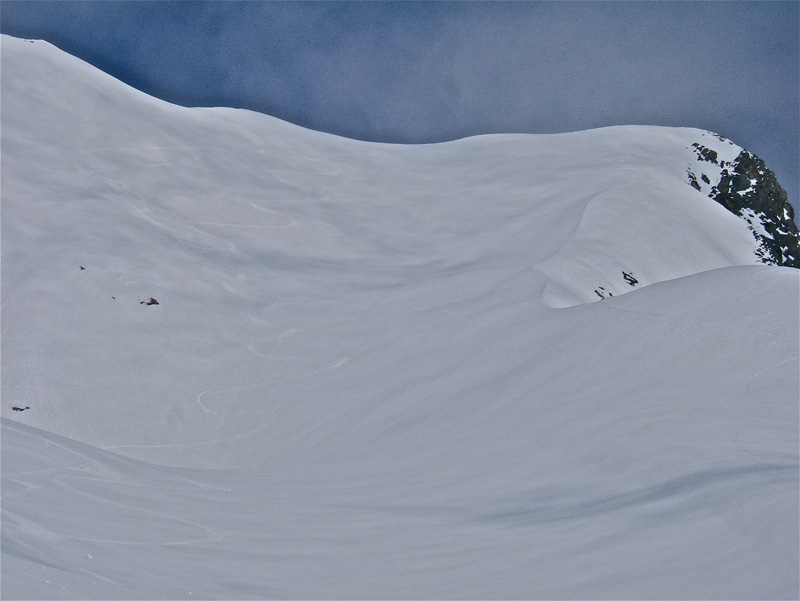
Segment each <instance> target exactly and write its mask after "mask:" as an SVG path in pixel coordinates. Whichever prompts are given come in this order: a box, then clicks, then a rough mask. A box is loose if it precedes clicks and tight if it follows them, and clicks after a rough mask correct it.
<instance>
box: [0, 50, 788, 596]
mask: <svg viewBox="0 0 800 601" xmlns="http://www.w3.org/2000/svg"><path fill="white" fill-rule="evenodd" d="M0 50H1V51H2V103H1V105H0V108H1V109H2V121H1V124H2V148H1V150H2V157H1V158H2V238H1V241H2V416H3V417H2V548H1V549H2V590H1V591H0V592H1V593H2V596H3V598H4V599H156V598H168V599H251V598H252V599H266V598H282V599H288V598H349V599H361V598H379V599H383V598H404V599H417V598H424V599H443V598H465V599H466V598H470V599H472V598H483V599H534V598H620V599H621V598H676V599H677V598H692V599H697V598H705V599H712V598H717V599H734V598H747V599H752V598H770V599H778V598H787V599H788V598H795V599H796V598H797V597H798V595H799V594H800V586H799V584H798V581H799V579H798V562H799V561H800V558H799V557H798V547H800V537H799V536H798V510H799V503H798V444H799V443H800V441H799V439H798V421H799V416H798V396H799V389H800V384H799V383H798V354H799V353H798V331H799V330H800V324H798V314H799V313H800V309H799V307H798V305H799V301H798V297H799V294H798V293H799V291H800V279H799V278H798V273H799V272H798V271H797V270H794V269H789V268H784V267H774V266H766V265H756V264H755V263H756V257H755V254H754V251H755V249H756V246H755V242H754V239H753V236H752V235H751V234H750V232H749V230H748V227H747V223H746V222H744V221H743V220H741V219H739V218H737V217H736V216H734V215H732V214H730V213H728V212H727V211H726V210H725V209H723V208H722V207H720V206H719V205H717V204H716V203H715V202H713V201H712V200H710V199H708V198H707V197H706V196H705V195H704V194H703V193H702V192H699V191H697V190H695V189H693V188H692V187H690V186H689V185H688V184H687V183H686V172H687V168H688V167H689V166H690V165H689V161H690V160H691V158H692V156H693V155H692V153H691V144H692V143H693V142H695V141H700V140H701V139H702V143H703V144H704V145H706V146H709V147H710V146H711V142H709V140H716V138H714V137H713V136H710V135H708V134H707V132H701V131H700V130H695V129H689V128H661V127H642V126H629V127H613V128H605V129H599V130H592V131H585V132H575V133H570V134H559V135H495V136H481V137H476V138H468V139H463V140H459V141H454V142H449V143H445V144H435V145H423V146H402V145H387V144H372V143H364V142H358V141H353V140H347V139H343V138H338V137H335V136H331V135H328V134H323V133H318V132H313V131H309V130H305V129H302V128H299V127H296V126H293V125H290V124H287V123H284V122H281V121H278V120H276V119H274V118H271V117H268V116H265V115H261V114H256V113H252V112H248V111H242V110H233V109H222V108H218V109H197V108H193V109H189V108H182V107H178V106H174V105H170V104H168V103H165V102H162V101H159V100H157V99H154V98H151V97H148V96H146V95H145V94H142V93H141V92H138V91H136V90H133V89H131V88H129V87H127V86H125V85H124V84H122V83H120V82H118V81H116V80H114V79H113V78H111V77H110V76H108V75H106V74H103V73H101V72H100V71H98V70H96V69H94V68H93V67H91V66H89V65H87V64H86V63H83V62H82V61H80V60H78V59H76V58H74V57H71V56H69V55H67V54H65V53H63V52H61V51H59V50H58V49H56V48H55V47H53V46H51V45H49V44H47V43H45V42H41V41H35V42H30V41H25V40H19V39H15V38H10V37H7V36H3V37H2V46H1V47H0ZM718 144H719V145H720V146H723V145H725V144H727V145H731V144H730V143H728V142H727V141H718ZM720 152H722V151H721V150H720ZM729 154H730V153H729ZM720 156H722V155H720ZM623 272H624V273H626V274H629V275H630V276H632V277H633V278H635V280H636V285H635V286H631V285H630V284H629V282H628V281H626V279H625V278H624V277H623ZM596 290H600V291H602V292H603V294H602V296H606V297H607V298H605V299H604V300H602V301H601V300H600V296H601V295H600V294H599V293H598V292H596ZM626 292H627V294H625V293H626ZM611 295H613V297H611ZM151 298H152V299H156V300H157V301H158V304H152V305H148V304H143V303H144V302H146V301H148V300H149V299H151ZM12 407H18V408H26V407H29V408H28V409H25V410H24V411H15V410H13V409H12Z"/></svg>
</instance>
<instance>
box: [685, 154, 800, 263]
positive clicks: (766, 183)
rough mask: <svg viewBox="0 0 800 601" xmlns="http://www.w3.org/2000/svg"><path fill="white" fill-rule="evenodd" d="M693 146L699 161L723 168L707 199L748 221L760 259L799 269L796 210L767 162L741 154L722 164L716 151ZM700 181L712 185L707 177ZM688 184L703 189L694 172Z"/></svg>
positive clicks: (799, 235)
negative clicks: (767, 165) (756, 242)
mask: <svg viewBox="0 0 800 601" xmlns="http://www.w3.org/2000/svg"><path fill="white" fill-rule="evenodd" d="M692 146H693V148H694V152H695V155H696V156H697V160H698V161H701V162H702V161H707V162H709V163H713V164H714V165H718V166H719V167H721V168H722V172H721V175H720V178H719V182H718V183H717V184H716V185H715V186H713V187H712V188H711V190H710V192H709V193H708V196H709V198H712V199H713V200H715V201H716V202H718V203H719V204H721V205H722V206H723V207H725V208H726V209H728V210H729V211H730V212H731V213H733V214H734V215H738V216H739V217H741V218H742V219H744V220H745V221H747V223H748V225H749V227H750V231H751V232H752V233H753V236H754V237H755V238H756V240H757V241H758V245H759V248H758V250H757V251H756V255H757V256H758V257H759V259H760V260H761V261H762V262H763V263H767V264H771V265H783V266H786V267H795V268H800V233H798V230H797V225H796V224H795V222H794V209H793V208H792V205H790V204H789V202H788V200H787V194H786V191H785V190H784V189H783V188H782V187H781V186H780V184H779V183H778V179H777V178H776V176H775V174H774V173H773V172H772V171H770V170H769V169H767V167H766V165H764V161H762V160H761V159H760V158H758V157H757V156H755V155H754V154H752V153H750V152H748V151H747V150H742V151H741V152H740V153H739V155H738V156H737V157H736V159H735V160H734V161H732V162H725V161H719V160H718V156H717V152H716V151H714V150H713V149H711V148H708V147H706V146H702V145H700V144H698V143H695V144H693V145H692ZM701 178H702V179H703V181H705V182H707V183H710V182H709V180H708V177H707V176H706V175H705V174H701ZM689 184H690V185H691V186H692V187H694V188H695V189H697V190H701V189H702V187H701V185H700V184H699V183H698V181H697V177H696V176H695V175H694V173H693V172H692V171H691V169H690V170H689Z"/></svg>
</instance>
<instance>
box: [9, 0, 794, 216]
mask: <svg viewBox="0 0 800 601" xmlns="http://www.w3.org/2000/svg"><path fill="white" fill-rule="evenodd" d="M799 9H800V3H798V2H796V1H793V0H792V1H786V2H697V3H695V2H647V3H645V2H620V3H618V2H587V3H584V2H432V3H428V2H364V3H362V2H64V1H62V2H10V1H3V2H2V5H0V29H2V32H3V33H8V34H10V35H15V36H19V37H29V38H42V39H45V40H47V41H50V42H52V43H54V44H55V45H57V46H59V47H60V48H62V49H64V50H66V51H67V52H69V53H71V54H74V55H76V56H78V57H80V58H82V59H84V60H86V61H88V62H90V63H92V64H93V65H95V66H97V67H99V68H101V69H102V70H104V71H107V72H109V73H111V74H112V75H114V76H115V77H118V78H119V79H121V80H123V81H125V82H127V83H129V84H131V85H133V86H134V87H136V88H139V89H141V90H143V91H145V92H147V93H149V94H152V95H154V96H158V97H160V98H163V99H165V100H169V101H171V102H175V103H178V104H183V105H187V106H215V105H224V106H236V107H242V108H249V109H253V110H257V111H261V112H265V113H268V114H271V115H274V116H276V117H279V118H281V119H285V120H287V121H291V122H293V123H297V124H299V125H303V126H306V127H310V128H312V129H318V130H322V131H328V132H332V133H336V134H340V135H344V136H348V137H352V138H359V139H364V140H374V141H388V142H415V143H416V142H433V141H442V140H450V139H454V138H458V137H463V136H466V135H473V134H481V133H499V132H517V133H552V132H563V131H573V130H579V129H588V128H592V127H601V126H605V125H616V124H654V125H674V126H691V127H699V128H703V129H710V130H713V131H716V132H718V133H720V134H722V135H724V136H726V137H728V138H730V139H732V140H733V141H734V142H736V143H737V144H739V145H741V146H744V147H745V148H747V149H748V150H751V151H752V152H754V153H755V154H757V155H759V156H760V157H761V158H763V159H764V160H765V161H766V163H767V166H769V167H770V168H771V169H773V170H774V171H775V172H776V173H777V175H778V179H779V181H780V182H781V183H782V184H783V186H784V187H785V188H786V189H787V191H788V192H789V197H790V200H791V201H792V203H793V204H794V205H795V207H797V201H798V196H800V195H799V194H798V163H799V162H800V161H799V157H800V147H799V146H798V137H799V136H800V134H799V133H798V132H800V101H799V100H798V97H799V95H800V79H799V78H798V74H799V73H800V65H799V61H798V54H799V52H798V49H799V48H800V10H799Z"/></svg>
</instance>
